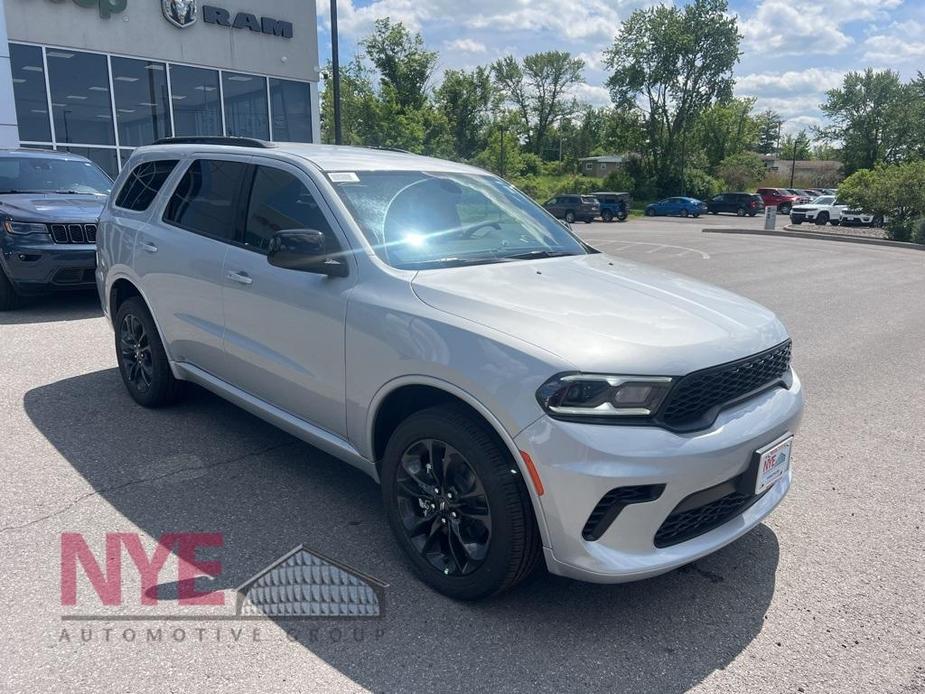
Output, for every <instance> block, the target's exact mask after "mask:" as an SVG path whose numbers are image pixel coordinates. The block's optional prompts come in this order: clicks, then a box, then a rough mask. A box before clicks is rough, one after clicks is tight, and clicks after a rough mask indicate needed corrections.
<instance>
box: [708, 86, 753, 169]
mask: <svg viewBox="0 0 925 694" xmlns="http://www.w3.org/2000/svg"><path fill="white" fill-rule="evenodd" d="M754 105H755V100H754V99H731V100H730V101H726V102H723V103H717V104H714V105H713V106H710V107H709V108H707V109H706V110H705V111H704V112H703V113H701V114H700V117H699V118H698V119H697V124H696V126H695V132H694V137H695V140H696V144H697V145H699V147H700V148H701V149H702V150H703V152H704V154H705V155H706V159H707V165H708V167H709V168H710V169H714V168H716V167H717V166H718V165H719V163H720V162H721V161H723V159H725V158H726V157H728V156H731V155H733V154H738V153H739V152H744V151H745V150H746V149H749V148H751V147H753V146H754V145H755V142H756V140H757V139H758V123H757V121H756V120H755V119H754V118H752V116H751V110H752V107H753V106H754Z"/></svg>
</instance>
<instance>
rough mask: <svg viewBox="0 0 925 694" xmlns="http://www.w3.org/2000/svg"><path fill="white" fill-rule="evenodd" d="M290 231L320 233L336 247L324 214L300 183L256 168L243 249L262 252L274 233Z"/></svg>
mask: <svg viewBox="0 0 925 694" xmlns="http://www.w3.org/2000/svg"><path fill="white" fill-rule="evenodd" d="M291 229H315V230H317V231H323V232H324V233H325V234H326V235H327V236H328V244H329V248H333V247H335V245H336V240H335V238H334V234H333V233H332V231H331V227H330V226H328V222H327V220H326V219H325V217H324V214H323V213H322V212H321V209H320V208H319V207H318V203H317V202H316V201H315V198H314V197H312V194H311V193H309V192H308V189H307V188H306V187H305V186H304V185H302V182H301V181H299V179H297V178H296V177H295V176H293V175H292V174H290V173H287V172H286V171H281V170H279V169H273V168H269V167H266V166H258V167H257V171H256V173H255V175H254V185H253V188H252V189H251V196H250V204H249V206H248V212H247V223H246V225H245V227H244V243H245V245H247V246H250V247H252V248H259V249H260V250H262V251H265V250H266V249H267V245H268V244H269V242H270V239H272V238H273V236H274V235H275V234H276V233H277V232H280V231H288V230H291Z"/></svg>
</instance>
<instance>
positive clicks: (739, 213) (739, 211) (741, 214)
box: [736, 207, 745, 217]
mask: <svg viewBox="0 0 925 694" xmlns="http://www.w3.org/2000/svg"><path fill="white" fill-rule="evenodd" d="M736 215H737V216H739V217H744V216H745V208H744V207H740V208H739V209H737V210H736Z"/></svg>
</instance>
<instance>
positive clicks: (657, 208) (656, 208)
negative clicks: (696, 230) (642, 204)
mask: <svg viewBox="0 0 925 694" xmlns="http://www.w3.org/2000/svg"><path fill="white" fill-rule="evenodd" d="M706 212H707V206H706V203H704V202H703V201H701V200H697V199H696V198H684V197H677V198H665V199H664V200H659V201H658V202H653V203H652V204H651V205H647V206H646V216H647V217H658V216H664V215H668V216H672V217H699V216H700V215H702V214H706Z"/></svg>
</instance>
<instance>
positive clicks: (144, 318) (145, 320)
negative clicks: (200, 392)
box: [113, 297, 183, 408]
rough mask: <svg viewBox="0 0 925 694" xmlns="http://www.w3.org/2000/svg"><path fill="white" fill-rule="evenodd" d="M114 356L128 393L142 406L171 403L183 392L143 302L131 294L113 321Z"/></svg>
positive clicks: (157, 405)
mask: <svg viewBox="0 0 925 694" xmlns="http://www.w3.org/2000/svg"><path fill="white" fill-rule="evenodd" d="M113 325H114V326H115V331H116V358H117V360H118V362H119V372H120V373H121V374H122V382H123V383H124V384H125V387H126V389H127V390H128V392H129V395H131V396H132V399H134V400H135V402H137V403H138V404H139V405H141V406H142V407H148V408H158V407H166V406H167V405H172V404H173V403H175V402H176V401H177V400H179V399H180V397H181V395H182V394H183V382H182V381H178V380H177V379H176V378H174V375H173V373H172V372H171V370H170V362H169V360H168V359H167V352H166V350H165V349H164V344H163V343H162V342H161V338H160V335H159V334H158V332H157V326H156V325H155V324H154V319H153V318H152V317H151V312H150V311H148V307H147V306H146V305H145V302H144V301H142V299H141V298H139V297H133V298H131V299H129V300H128V301H126V302H125V303H124V304H122V305H121V306H120V307H119V310H118V311H117V312H116V317H115V320H114V321H113Z"/></svg>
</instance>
